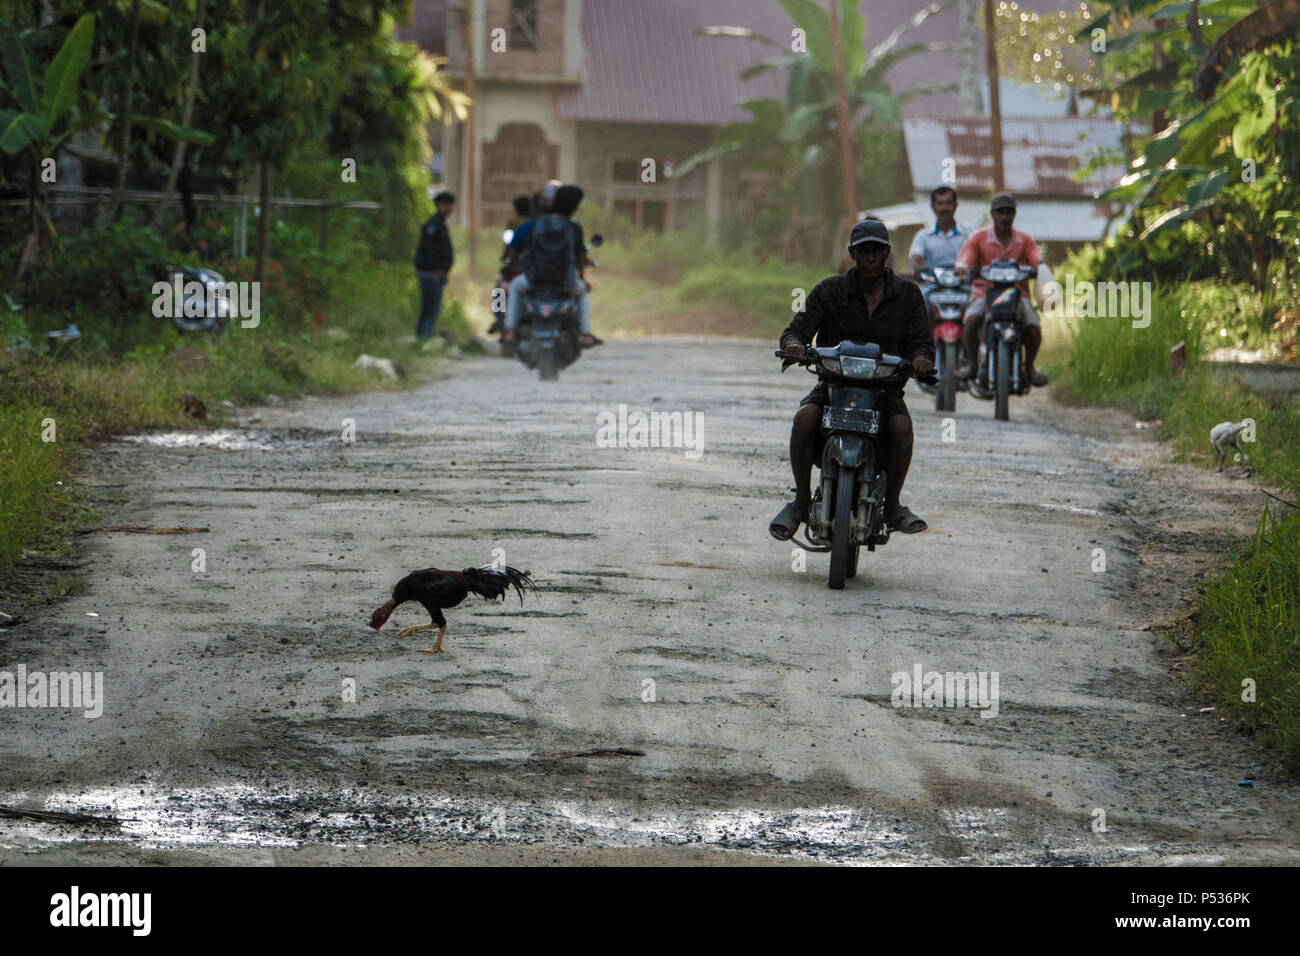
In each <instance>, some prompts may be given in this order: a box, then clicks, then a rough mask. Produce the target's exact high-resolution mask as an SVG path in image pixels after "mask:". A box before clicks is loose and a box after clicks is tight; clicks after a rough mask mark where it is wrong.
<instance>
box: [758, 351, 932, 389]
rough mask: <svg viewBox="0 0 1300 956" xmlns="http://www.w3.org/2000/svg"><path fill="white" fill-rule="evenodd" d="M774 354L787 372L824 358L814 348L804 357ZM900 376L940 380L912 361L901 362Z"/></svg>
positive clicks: (927, 380)
mask: <svg viewBox="0 0 1300 956" xmlns="http://www.w3.org/2000/svg"><path fill="white" fill-rule="evenodd" d="M772 354H774V355H775V356H776V357H777V358H779V359H783V360H784V361H783V363H782V367H781V371H785V369H786V368H788V367H789V366H790V365H803V366H805V367H808V366H813V365H816V364H817V363H818V362H820V361H821V358H822V357H821V353H820V352H818V351H817V350H816V349H815V348H813V347H812V346H808V347H807V348H806V349H804V352H803V354H802V355H791V354H790V353H789V352H787V351H785V349H777V350H776V351H775V352H774V353H772ZM898 374H899V375H903V376H906V377H908V378H914V379H916V380H917V381H918V382H923V383H924V384H926V385H937V384H939V379H938V378H937V377H936V376H935V375H934V374H933V373H930V372H926V373H925V374H922V373H920V372H918V371H917V370H916V369H915V368H914V367H913V366H912V363H911V361H910V360H908V359H900V360H899V363H898Z"/></svg>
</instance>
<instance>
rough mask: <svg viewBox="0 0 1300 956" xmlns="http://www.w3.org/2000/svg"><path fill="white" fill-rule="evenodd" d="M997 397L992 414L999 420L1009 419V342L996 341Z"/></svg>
mask: <svg viewBox="0 0 1300 956" xmlns="http://www.w3.org/2000/svg"><path fill="white" fill-rule="evenodd" d="M996 387H997V390H998V392H997V398H996V401H995V403H994V406H993V415H994V417H996V418H997V420H998V421H1000V422H1005V421H1009V420H1010V419H1011V343H1010V342H1007V341H1002V342H999V343H998V364H997V379H996Z"/></svg>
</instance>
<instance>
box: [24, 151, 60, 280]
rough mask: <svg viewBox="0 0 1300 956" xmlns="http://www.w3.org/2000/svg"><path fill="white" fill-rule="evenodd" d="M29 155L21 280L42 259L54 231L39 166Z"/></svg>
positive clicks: (35, 157) (34, 158)
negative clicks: (25, 233) (28, 180)
mask: <svg viewBox="0 0 1300 956" xmlns="http://www.w3.org/2000/svg"><path fill="white" fill-rule="evenodd" d="M30 155H31V177H32V182H31V192H30V193H29V194H28V199H27V237H26V238H25V239H24V240H23V251H22V255H21V256H20V257H19V259H18V277H19V278H20V279H21V278H22V276H23V273H25V272H26V271H27V270H28V268H29V267H31V266H32V265H35V264H36V263H37V262H39V261H40V260H41V259H42V258H44V254H45V249H46V239H47V237H48V236H49V234H50V233H52V232H53V231H54V224H53V223H52V222H51V221H50V205H49V198H48V194H47V193H46V191H45V182H44V180H42V179H41V166H40V162H39V159H38V157H37V155H36V154H35V153H30Z"/></svg>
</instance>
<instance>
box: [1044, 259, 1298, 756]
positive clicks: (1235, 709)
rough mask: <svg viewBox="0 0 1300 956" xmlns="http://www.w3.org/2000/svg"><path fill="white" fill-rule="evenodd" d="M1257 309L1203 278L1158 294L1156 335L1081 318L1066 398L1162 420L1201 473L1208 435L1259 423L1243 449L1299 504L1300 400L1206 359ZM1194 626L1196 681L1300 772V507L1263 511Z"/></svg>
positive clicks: (1181, 455)
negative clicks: (1182, 366)
mask: <svg viewBox="0 0 1300 956" xmlns="http://www.w3.org/2000/svg"><path fill="white" fill-rule="evenodd" d="M1258 308H1260V304H1259V302H1258V301H1257V300H1256V301H1252V300H1251V299H1250V298H1249V296H1246V295H1244V294H1243V293H1242V291H1241V290H1240V289H1237V288H1232V287H1225V286H1222V285H1219V284H1213V283H1198V284H1188V285H1183V286H1177V287H1170V288H1166V289H1161V290H1158V292H1157V296H1156V302H1155V308H1154V311H1153V315H1152V321H1151V325H1150V327H1149V328H1145V329H1134V328H1133V327H1132V323H1131V321H1130V320H1128V319H1118V318H1092V319H1084V320H1078V321H1075V322H1073V323H1072V324H1071V326H1070V327H1069V329H1068V332H1067V334H1066V335H1065V336H1064V341H1065V342H1068V345H1067V346H1066V347H1065V348H1064V349H1060V350H1058V352H1057V353H1055V357H1056V358H1058V360H1060V361H1061V362H1063V367H1062V368H1061V369H1060V371H1061V372H1062V373H1063V377H1062V381H1063V384H1064V386H1065V392H1066V394H1067V395H1068V396H1070V397H1073V398H1074V399H1077V400H1080V401H1086V402H1100V403H1111V404H1118V405H1121V406H1123V407H1126V408H1128V409H1130V410H1131V411H1132V412H1133V413H1134V414H1135V415H1137V416H1139V417H1141V418H1146V419H1150V420H1155V421H1158V422H1159V426H1160V435H1161V437H1162V438H1163V439H1164V440H1165V441H1167V442H1168V443H1169V444H1170V446H1171V447H1172V450H1173V452H1174V455H1175V457H1176V458H1177V459H1178V460H1181V461H1186V462H1190V463H1195V464H1197V465H1200V466H1202V467H1208V466H1210V465H1211V464H1212V463H1213V461H1214V456H1213V453H1212V450H1211V447H1210V442H1209V434H1210V429H1211V428H1213V427H1214V426H1215V425H1216V424H1218V423H1219V422H1223V421H1242V420H1243V419H1246V418H1250V419H1252V420H1253V421H1254V422H1255V441H1254V443H1253V444H1246V445H1245V447H1246V448H1247V453H1248V454H1249V456H1250V464H1251V466H1252V467H1253V468H1254V470H1255V473H1256V476H1257V477H1258V478H1259V479H1260V480H1262V481H1265V482H1268V483H1270V484H1275V485H1278V486H1280V487H1282V488H1283V489H1284V494H1285V495H1290V496H1291V497H1292V498H1293V499H1294V498H1295V497H1296V496H1297V494H1300V441H1297V438H1300V399H1298V398H1296V397H1294V396H1293V397H1291V398H1290V399H1283V400H1278V399H1271V398H1268V397H1266V396H1263V395H1260V394H1258V393H1256V392H1254V391H1252V390H1250V389H1248V388H1246V387H1244V386H1242V385H1241V384H1239V383H1237V382H1235V381H1224V380H1222V379H1220V378H1218V377H1216V376H1215V375H1214V374H1213V373H1212V372H1211V370H1210V369H1209V367H1208V366H1206V365H1205V364H1204V363H1202V362H1201V361H1200V356H1201V354H1202V351H1203V350H1204V349H1205V348H1208V347H1210V345H1211V343H1213V344H1214V345H1218V344H1242V336H1241V333H1240V331H1239V330H1240V329H1242V328H1245V327H1248V326H1258V325H1259V324H1261V323H1260V322H1259V319H1258V317H1257V316H1253V315H1251V312H1252V310H1256V309H1258ZM1243 316H1244V318H1243ZM1180 341H1182V342H1185V343H1186V345H1187V358H1188V364H1187V369H1186V371H1185V372H1184V373H1183V374H1182V375H1180V376H1175V375H1173V374H1171V372H1170V368H1169V349H1170V347H1171V346H1173V345H1175V344H1176V343H1178V342H1180ZM1190 624H1191V628H1192V630H1193V632H1194V633H1193V635H1192V646H1193V650H1194V653H1195V657H1196V662H1195V666H1194V675H1195V679H1196V680H1198V681H1200V682H1201V683H1202V685H1203V686H1204V687H1205V688H1206V690H1207V691H1208V692H1209V693H1210V694H1212V695H1213V697H1214V698H1215V700H1216V703H1217V705H1218V706H1219V708H1220V710H1221V711H1225V712H1226V713H1228V714H1229V715H1231V716H1233V717H1234V718H1236V719H1237V720H1238V721H1239V722H1240V723H1241V724H1242V725H1243V726H1245V727H1248V728H1250V729H1251V730H1253V731H1254V732H1255V733H1256V734H1257V736H1258V739H1259V741H1260V742H1261V743H1262V744H1263V745H1264V746H1265V747H1266V748H1267V749H1269V750H1270V751H1272V752H1273V753H1275V754H1276V755H1277V756H1278V757H1279V758H1280V760H1281V762H1282V764H1283V766H1285V767H1286V768H1287V769H1288V770H1289V771H1291V772H1292V773H1300V509H1297V508H1292V507H1288V506H1287V505H1284V504H1281V503H1275V504H1274V505H1273V506H1272V507H1268V508H1265V509H1264V510H1263V512H1262V514H1261V516H1260V519H1259V526H1258V529H1257V531H1256V534H1255V535H1254V537H1253V538H1252V539H1250V540H1248V541H1244V542H1239V543H1237V545H1235V546H1234V548H1233V550H1232V551H1231V553H1230V554H1229V556H1228V559H1227V562H1226V566H1225V567H1224V568H1223V569H1222V570H1221V572H1220V573H1219V575H1218V576H1217V577H1216V578H1215V579H1214V580H1213V581H1212V582H1211V583H1210V584H1209V585H1208V587H1207V589H1206V591H1205V593H1204V594H1203V596H1202V599H1201V602H1200V604H1199V605H1198V607H1197V608H1196V610H1195V613H1194V615H1193V617H1192V618H1191V622H1190ZM1243 682H1250V683H1247V684H1243ZM1250 687H1253V688H1254V693H1253V694H1251V693H1248V692H1247V691H1248V688H1250Z"/></svg>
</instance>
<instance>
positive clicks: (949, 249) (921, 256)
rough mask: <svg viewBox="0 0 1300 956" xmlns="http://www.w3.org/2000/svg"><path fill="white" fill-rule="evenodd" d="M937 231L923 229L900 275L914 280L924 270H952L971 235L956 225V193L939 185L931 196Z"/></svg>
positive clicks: (931, 206)
mask: <svg viewBox="0 0 1300 956" xmlns="http://www.w3.org/2000/svg"><path fill="white" fill-rule="evenodd" d="M930 210H931V212H933V213H934V228H933V229H922V230H921V231H920V232H918V233H917V234H916V236H915V238H913V239H912V248H911V249H910V250H909V252H908V254H907V268H905V269H904V270H903V271H902V272H900V273H899V275H901V276H904V277H906V278H908V279H910V278H912V277H913V276H915V275H916V273H917V272H919V271H920V270H922V269H951V268H952V267H953V266H954V265H956V263H957V254H958V253H959V252H961V249H962V246H964V245H965V244H966V240H967V239H969V238H970V232H969V231H968V230H966V229H963V228H962V227H961V226H959V225H958V224H957V190H955V189H953V188H952V187H951V186H940V187H939V188H938V189H936V190H934V191H933V192H931V193H930Z"/></svg>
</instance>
